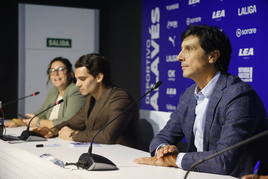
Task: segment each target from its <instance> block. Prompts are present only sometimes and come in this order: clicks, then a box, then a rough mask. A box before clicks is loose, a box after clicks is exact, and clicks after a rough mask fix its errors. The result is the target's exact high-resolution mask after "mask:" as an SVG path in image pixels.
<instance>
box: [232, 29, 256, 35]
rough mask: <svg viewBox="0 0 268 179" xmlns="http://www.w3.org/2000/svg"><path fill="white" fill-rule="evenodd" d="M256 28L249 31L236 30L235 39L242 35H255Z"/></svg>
mask: <svg viewBox="0 0 268 179" xmlns="http://www.w3.org/2000/svg"><path fill="white" fill-rule="evenodd" d="M256 33H257V28H250V29H239V28H238V29H236V33H235V34H236V37H241V36H242V35H251V34H256Z"/></svg>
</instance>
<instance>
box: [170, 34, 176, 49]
mask: <svg viewBox="0 0 268 179" xmlns="http://www.w3.org/2000/svg"><path fill="white" fill-rule="evenodd" d="M175 39H176V35H173V37H171V36H169V37H168V41H169V42H171V44H172V46H173V47H175Z"/></svg>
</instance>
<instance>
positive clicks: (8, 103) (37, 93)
mask: <svg viewBox="0 0 268 179" xmlns="http://www.w3.org/2000/svg"><path fill="white" fill-rule="evenodd" d="M39 94H40V92H39V91H36V92H34V93H32V94H30V95H28V96H24V97H21V98H18V99H14V100H12V101H9V102H7V103H4V104H3V106H7V105H10V104H12V103H15V102H17V101H20V100H22V99H25V98H28V97H31V96H37V95H39Z"/></svg>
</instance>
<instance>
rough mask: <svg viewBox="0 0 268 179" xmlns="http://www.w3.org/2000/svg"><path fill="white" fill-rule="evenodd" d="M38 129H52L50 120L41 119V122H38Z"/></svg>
mask: <svg viewBox="0 0 268 179" xmlns="http://www.w3.org/2000/svg"><path fill="white" fill-rule="evenodd" d="M40 127H48V128H52V127H54V125H53V122H52V121H51V120H48V119H42V120H40Z"/></svg>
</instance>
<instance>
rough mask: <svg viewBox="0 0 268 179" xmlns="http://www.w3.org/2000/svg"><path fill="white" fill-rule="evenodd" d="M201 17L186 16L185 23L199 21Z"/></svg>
mask: <svg viewBox="0 0 268 179" xmlns="http://www.w3.org/2000/svg"><path fill="white" fill-rule="evenodd" d="M201 20H202V18H201V17H194V18H186V25H190V24H193V23H197V22H201Z"/></svg>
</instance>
